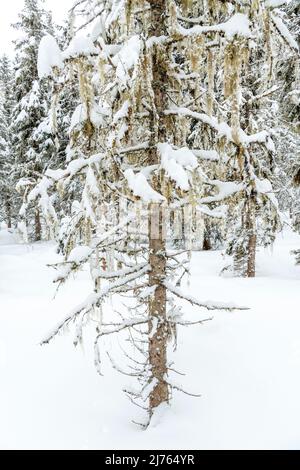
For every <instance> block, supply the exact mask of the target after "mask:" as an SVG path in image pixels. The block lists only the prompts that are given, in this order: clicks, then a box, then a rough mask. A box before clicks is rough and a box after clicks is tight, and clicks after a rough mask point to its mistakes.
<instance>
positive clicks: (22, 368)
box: [0, 231, 300, 449]
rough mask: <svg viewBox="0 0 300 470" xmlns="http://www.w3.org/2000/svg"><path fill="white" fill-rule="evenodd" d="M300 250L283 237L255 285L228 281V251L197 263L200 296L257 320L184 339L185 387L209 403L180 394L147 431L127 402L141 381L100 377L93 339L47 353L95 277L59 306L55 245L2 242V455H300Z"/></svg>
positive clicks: (70, 288)
mask: <svg viewBox="0 0 300 470" xmlns="http://www.w3.org/2000/svg"><path fill="white" fill-rule="evenodd" d="M299 247H300V237H299V236H297V235H295V234H293V233H291V232H290V231H286V232H285V233H284V236H282V235H280V236H279V237H278V240H277V242H276V244H275V246H274V249H273V251H270V250H268V251H264V250H261V251H260V253H259V255H258V275H257V278H256V279H236V278H230V277H225V278H224V277H220V276H219V275H218V274H219V272H220V270H221V268H222V265H223V260H222V258H221V255H220V252H203V253H196V254H194V256H193V263H192V278H191V286H190V292H191V294H192V295H194V296H197V297H198V298H201V299H203V300H205V299H214V300H220V301H234V302H236V303H239V304H242V305H247V306H249V307H251V309H250V310H248V311H236V312H232V313H224V312H222V313H216V314H215V315H214V320H213V321H211V322H208V323H206V324H205V325H202V326H194V327H189V328H184V329H181V330H180V331H179V341H178V350H177V352H176V353H175V355H174V358H175V361H176V368H177V369H179V370H183V371H185V372H186V376H185V377H183V378H181V377H180V379H181V383H182V384H183V385H184V387H185V389H187V390H189V391H191V392H195V393H201V394H202V397H201V398H190V397H188V396H186V395H183V394H181V393H176V394H175V395H174V400H173V403H172V407H171V408H170V409H169V410H167V411H165V413H164V416H163V417H162V419H161V420H160V422H159V420H158V423H157V422H154V424H153V425H152V426H151V427H150V428H149V429H148V430H147V431H143V430H141V429H139V428H138V427H136V426H135V425H134V424H132V423H131V419H132V418H137V419H138V418H139V417H140V412H139V410H137V409H136V408H134V407H133V406H131V404H130V403H129V402H128V401H127V399H126V397H125V396H124V394H123V393H122V387H123V386H124V385H127V384H128V383H130V379H129V378H127V377H125V376H121V375H119V374H118V373H117V372H115V371H113V370H112V369H111V367H110V364H109V363H106V364H105V366H104V373H105V376H104V377H103V378H101V377H100V376H99V375H97V373H96V371H95V369H94V366H93V358H92V352H91V349H90V346H89V342H88V333H87V340H86V342H85V344H84V348H83V349H80V348H79V349H78V350H75V349H74V347H73V345H72V336H71V335H65V336H62V337H59V338H57V339H56V341H54V342H52V343H51V344H50V345H49V346H47V347H41V346H39V341H40V339H41V338H43V337H44V335H45V334H46V333H47V332H48V330H49V329H51V327H52V326H53V325H54V324H55V323H56V322H57V321H58V320H59V319H60V318H62V316H64V315H65V314H66V313H67V312H68V311H69V310H70V307H71V308H72V307H73V306H75V305H76V304H77V302H80V301H81V300H82V299H83V298H84V297H85V295H86V294H88V293H89V288H90V285H89V280H88V276H87V273H84V272H83V273H80V275H79V277H78V279H77V280H76V281H74V283H69V284H67V285H66V286H65V287H64V288H63V289H62V290H61V291H60V292H59V293H58V295H57V296H56V298H55V299H54V300H53V295H54V293H55V287H54V286H53V284H52V283H51V281H52V278H53V275H54V273H53V271H52V270H51V269H50V268H48V267H47V266H46V265H47V263H51V262H54V261H55V260H56V259H58V256H57V255H56V254H55V246H54V244H52V243H38V244H35V245H31V246H24V245H20V244H16V242H15V240H14V239H13V237H12V236H11V235H9V234H8V233H7V232H5V233H4V231H2V233H1V232H0V306H1V310H0V448H5V449H8V448H25V449H29V448H34V449H38V448H43V449H46V448H77V449H88V448H99V449H137V448H145V449H146V448H149V449H150V448H152V449H211V448H213V449H216V448H218V449H228V448H233V449H237V448H277V449H279V448H287V449H295V448H297V449H299V448H300V425H299V423H300V398H299V397H300V308H299V306H300V267H295V266H294V259H293V256H291V255H290V251H291V250H292V249H295V248H299ZM187 308H188V309H189V308H190V307H189V306H187ZM193 315H195V317H196V316H197V315H199V312H198V311H197V310H194V314H193ZM116 341H117V340H116V337H115V336H113V337H112V338H110V339H108V340H107V343H106V346H107V347H108V348H110V347H111V348H114V347H115V344H113V342H114V343H116Z"/></svg>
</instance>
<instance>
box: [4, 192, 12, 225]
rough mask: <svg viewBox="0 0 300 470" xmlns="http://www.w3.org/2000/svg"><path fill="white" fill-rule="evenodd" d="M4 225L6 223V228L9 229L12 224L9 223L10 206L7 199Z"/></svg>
mask: <svg viewBox="0 0 300 470" xmlns="http://www.w3.org/2000/svg"><path fill="white" fill-rule="evenodd" d="M5 205H6V223H7V227H8V228H11V227H12V223H11V205H10V201H9V198H7V199H6V204H5Z"/></svg>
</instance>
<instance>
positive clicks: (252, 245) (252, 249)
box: [246, 194, 256, 277]
mask: <svg viewBox="0 0 300 470" xmlns="http://www.w3.org/2000/svg"><path fill="white" fill-rule="evenodd" d="M246 226H247V230H248V233H249V242H248V253H247V273H246V276H247V277H255V264H256V217H255V196H254V194H251V195H250V197H249V200H248V212H247V218H246Z"/></svg>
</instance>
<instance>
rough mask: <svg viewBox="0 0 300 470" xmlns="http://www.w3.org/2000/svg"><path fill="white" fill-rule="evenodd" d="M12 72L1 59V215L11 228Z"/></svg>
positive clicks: (12, 193) (13, 218) (13, 192)
mask: <svg viewBox="0 0 300 470" xmlns="http://www.w3.org/2000/svg"><path fill="white" fill-rule="evenodd" d="M12 85H13V79H12V70H11V64H10V61H9V59H8V57H7V56H5V55H4V56H3V57H1V59H0V214H1V218H2V219H3V220H4V221H5V222H6V224H7V226H8V228H11V227H12V226H13V225H14V224H15V222H16V211H15V191H14V181H13V152H12V137H11V132H10V127H11V122H12V110H13V107H14V98H13V93H12Z"/></svg>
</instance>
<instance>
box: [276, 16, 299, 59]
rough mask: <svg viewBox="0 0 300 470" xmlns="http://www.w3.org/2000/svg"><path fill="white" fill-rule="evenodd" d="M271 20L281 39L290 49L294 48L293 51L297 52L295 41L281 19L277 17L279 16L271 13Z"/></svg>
mask: <svg viewBox="0 0 300 470" xmlns="http://www.w3.org/2000/svg"><path fill="white" fill-rule="evenodd" d="M271 20H272V22H273V23H274V26H275V27H276V29H277V31H278V32H279V34H280V35H281V37H282V39H283V40H284V41H285V42H286V43H287V44H288V45H289V46H290V48H291V49H292V50H294V51H295V52H299V47H298V44H297V42H296V41H295V39H294V38H293V36H292V35H291V33H290V32H289V30H288V28H287V27H286V25H285V24H284V22H283V21H282V19H281V18H279V16H277V15H276V14H275V13H272V14H271Z"/></svg>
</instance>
